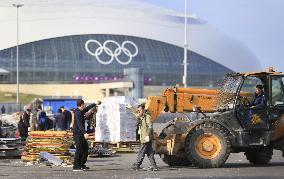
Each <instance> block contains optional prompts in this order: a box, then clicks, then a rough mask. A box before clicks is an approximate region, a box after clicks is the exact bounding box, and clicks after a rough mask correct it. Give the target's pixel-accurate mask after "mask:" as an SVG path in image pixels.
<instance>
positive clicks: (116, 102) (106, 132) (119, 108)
mask: <svg viewBox="0 0 284 179" xmlns="http://www.w3.org/2000/svg"><path fill="white" fill-rule="evenodd" d="M128 104H131V105H132V106H137V105H138V104H137V102H136V101H134V99H132V98H130V97H128V96H115V97H109V98H105V99H104V100H103V101H102V104H101V105H99V107H98V112H97V115H96V129H95V140H96V142H133V141H136V128H137V120H136V119H135V116H134V115H133V114H132V113H131V112H129V111H128V110H126V106H127V105H128Z"/></svg>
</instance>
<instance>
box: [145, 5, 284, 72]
mask: <svg viewBox="0 0 284 179" xmlns="http://www.w3.org/2000/svg"><path fill="white" fill-rule="evenodd" d="M142 1H146V2H149V3H152V4H155V5H158V6H161V7H167V8H170V9H174V10H177V11H179V12H183V11H184V0H142ZM188 2H189V3H188V4H189V13H194V14H196V15H197V16H198V17H199V18H201V19H203V20H205V21H206V22H207V23H208V24H210V25H212V26H214V27H216V28H218V29H219V30H221V31H223V32H225V33H226V34H228V35H230V36H231V37H234V38H235V39H237V40H239V41H241V42H242V43H244V44H245V45H246V46H247V47H248V48H249V49H250V50H251V51H252V52H253V53H254V54H255V56H256V57H257V58H258V59H259V60H260V62H261V64H262V67H263V68H264V69H266V68H268V67H269V66H274V67H276V68H277V69H278V70H279V71H283V72H284V44H283V43H284V23H283V22H284V0H188ZM244 65H246V64H244Z"/></svg>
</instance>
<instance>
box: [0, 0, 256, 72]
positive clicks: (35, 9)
mask: <svg viewBox="0 0 284 179" xmlns="http://www.w3.org/2000/svg"><path fill="white" fill-rule="evenodd" d="M18 2H20V3H22V4H24V7H21V8H20V43H21V44H24V43H29V42H33V41H38V40H43V39H49V38H55V37H62V36H71V35H81V34H116V35H129V36H137V37H143V38H148V39H153V40H158V41H162V42H166V43H170V44H174V45H177V46H180V47H183V41H184V40H183V38H184V37H183V34H184V33H183V29H184V28H183V18H182V15H181V14H178V13H176V12H174V11H172V10H167V9H163V8H159V7H156V6H152V5H149V4H147V3H144V2H142V1H139V0H120V1H117V0H68V1H66V0H53V1H49V0H21V1H15V0H14V1H13V0H12V1H11V0H1V2H0V24H1V28H0V39H1V41H0V50H3V49H6V48H9V47H13V46H15V45H16V9H15V7H13V6H12V3H18ZM189 32H190V33H189V39H188V40H189V48H190V50H192V51H194V52H196V53H199V54H200V55H203V56H205V57H207V58H209V59H212V60H214V61H215V62H217V63H220V64H222V65H224V66H226V67H228V68H230V69H231V70H234V71H240V72H244V71H259V70H261V65H260V63H259V61H258V60H257V58H256V57H255V56H254V55H253V54H252V53H251V51H250V50H249V49H248V48H247V47H246V46H244V45H243V44H242V43H241V42H239V41H237V40H236V39H233V38H231V37H229V36H227V35H226V34H224V33H222V32H221V31H219V30H217V29H216V28H214V27H212V26H210V25H208V24H206V23H205V22H204V21H202V20H200V19H198V18H197V17H196V16H194V15H191V16H189ZM244 64H245V65H244Z"/></svg>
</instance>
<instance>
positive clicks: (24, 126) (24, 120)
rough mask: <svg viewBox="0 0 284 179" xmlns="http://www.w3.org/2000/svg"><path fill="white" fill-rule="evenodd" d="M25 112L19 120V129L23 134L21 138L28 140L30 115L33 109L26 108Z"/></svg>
mask: <svg viewBox="0 0 284 179" xmlns="http://www.w3.org/2000/svg"><path fill="white" fill-rule="evenodd" d="M24 110H25V112H24V114H23V115H22V116H21V117H20V121H19V122H18V130H19V133H20V136H21V140H23V141H24V140H26V138H27V137H28V131H29V127H30V115H31V113H32V110H31V109H30V108H27V109H26V108H25V109H24Z"/></svg>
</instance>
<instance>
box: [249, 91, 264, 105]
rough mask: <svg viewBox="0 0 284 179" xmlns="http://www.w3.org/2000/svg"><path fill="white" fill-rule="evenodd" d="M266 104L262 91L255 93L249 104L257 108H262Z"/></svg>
mask: <svg viewBox="0 0 284 179" xmlns="http://www.w3.org/2000/svg"><path fill="white" fill-rule="evenodd" d="M266 105H267V99H266V96H265V95H264V93H261V94H260V95H257V94H255V95H254V98H253V100H252V103H251V106H255V108H257V109H264V108H265V107H266Z"/></svg>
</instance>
